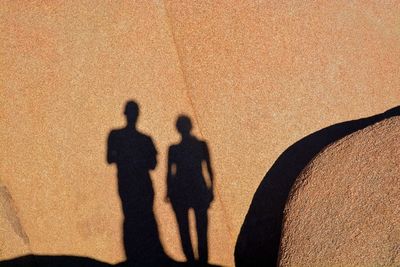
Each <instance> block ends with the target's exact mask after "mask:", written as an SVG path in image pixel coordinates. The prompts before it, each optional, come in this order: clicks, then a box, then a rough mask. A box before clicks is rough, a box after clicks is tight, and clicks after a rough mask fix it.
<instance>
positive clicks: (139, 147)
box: [107, 101, 168, 266]
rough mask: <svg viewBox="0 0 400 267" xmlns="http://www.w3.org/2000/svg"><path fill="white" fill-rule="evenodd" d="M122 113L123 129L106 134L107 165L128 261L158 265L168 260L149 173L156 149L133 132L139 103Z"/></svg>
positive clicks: (141, 264) (130, 263)
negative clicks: (114, 176)
mask: <svg viewBox="0 0 400 267" xmlns="http://www.w3.org/2000/svg"><path fill="white" fill-rule="evenodd" d="M124 114H125V116H126V119H127V124H126V127H124V128H122V129H116V130H112V131H111V132H110V134H109V137H108V149H107V162H108V163H109V164H112V163H115V164H116V165H117V170H118V191H119V195H120V198H121V202H122V209H123V213H124V224H123V230H124V246H125V253H126V257H127V262H128V263H129V265H130V266H132V265H135V266H153V265H154V266H161V265H160V264H162V263H166V261H167V259H168V257H167V256H166V254H165V253H164V250H163V247H162V245H161V241H160V239H159V233H158V228H157V223H156V219H155V216H154V212H153V202H154V190H153V185H152V181H151V178H150V174H149V171H150V170H153V169H154V168H155V167H156V164H157V159H156V155H157V150H156V148H155V146H154V143H153V141H152V139H151V137H149V136H147V135H145V134H143V133H141V132H139V131H138V130H137V129H136V122H137V118H138V116H139V106H138V104H137V103H136V102H134V101H129V102H127V104H126V107H125V112H124Z"/></svg>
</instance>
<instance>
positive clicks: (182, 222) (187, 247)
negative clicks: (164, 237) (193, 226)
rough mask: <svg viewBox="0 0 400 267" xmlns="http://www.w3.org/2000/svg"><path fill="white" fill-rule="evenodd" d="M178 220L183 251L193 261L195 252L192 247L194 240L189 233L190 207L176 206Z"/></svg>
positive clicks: (188, 259)
mask: <svg viewBox="0 0 400 267" xmlns="http://www.w3.org/2000/svg"><path fill="white" fill-rule="evenodd" d="M174 211H175V215H176V220H177V222H178V227H179V234H180V236H181V242H182V249H183V253H184V254H185V256H186V260H187V261H188V262H193V261H194V260H195V259H194V253H193V247H192V241H191V239H190V233H189V209H188V208H186V207H176V206H175V207H174Z"/></svg>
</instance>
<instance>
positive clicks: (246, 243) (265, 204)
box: [235, 106, 400, 267]
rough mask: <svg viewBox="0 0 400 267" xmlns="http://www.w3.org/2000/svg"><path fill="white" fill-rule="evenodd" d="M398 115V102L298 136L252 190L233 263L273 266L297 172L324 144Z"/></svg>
mask: <svg viewBox="0 0 400 267" xmlns="http://www.w3.org/2000/svg"><path fill="white" fill-rule="evenodd" d="M398 115H400V106H397V107H395V108H392V109H390V110H388V111H386V112H384V113H381V114H378V115H375V116H372V117H368V118H362V119H358V120H352V121H347V122H342V123H338V124H334V125H332V126H329V127H327V128H324V129H322V130H319V131H317V132H315V133H312V134H310V135H308V136H306V137H304V138H302V139H301V140H299V141H298V142H296V143H294V144H293V145H291V146H290V147H289V148H288V149H286V150H285V151H284V152H283V153H282V154H281V155H280V156H279V158H278V159H277V160H276V161H275V163H274V164H273V166H272V167H271V168H270V169H269V171H268V172H267V174H266V175H265V176H264V178H263V180H262V182H261V183H260V185H259V187H258V189H257V191H256V193H255V194H254V197H253V200H252V203H251V205H250V208H249V211H248V213H247V215H246V218H245V220H244V223H243V225H242V228H241V230H240V233H239V236H238V239H237V242H236V247H235V263H236V266H238V267H241V266H276V264H277V258H278V251H279V243H280V237H281V230H282V229H281V225H282V219H283V210H284V208H285V204H286V201H287V198H288V196H289V193H290V189H291V187H292V185H293V183H294V181H295V179H296V178H297V177H298V176H299V174H300V172H301V171H302V170H303V169H304V168H305V167H306V166H307V164H308V163H309V162H310V161H311V160H312V159H313V158H314V157H315V156H316V155H317V154H318V153H319V152H320V151H322V150H323V149H324V148H325V147H326V146H327V145H329V144H331V143H333V142H335V141H337V140H339V139H341V138H343V137H345V136H347V135H349V134H351V133H353V132H355V131H358V130H361V129H363V128H365V127H367V126H370V125H372V124H374V123H377V122H379V121H381V120H384V119H387V118H390V117H392V116H398Z"/></svg>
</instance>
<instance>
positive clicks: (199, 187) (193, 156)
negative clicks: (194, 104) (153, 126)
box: [166, 115, 214, 265]
mask: <svg viewBox="0 0 400 267" xmlns="http://www.w3.org/2000/svg"><path fill="white" fill-rule="evenodd" d="M176 129H177V130H178V132H179V134H180V135H181V141H180V142H179V143H178V144H175V145H171V146H170V147H169V150H168V171H167V196H166V200H167V201H169V202H171V204H172V208H173V210H174V212H175V215H176V219H177V222H178V227H179V233H180V237H181V243H182V249H183V252H184V254H185V256H186V259H187V261H188V263H194V262H195V255H194V250H193V247H192V242H191V238H190V233H189V210H190V209H193V211H194V215H195V220H196V230H197V240H198V263H199V264H201V265H203V264H204V265H206V264H207V262H208V240H207V232H208V229H207V228H208V214H207V211H208V208H209V206H210V203H211V202H212V201H213V198H214V195H213V183H214V177H213V170H212V168H211V162H210V154H209V151H208V147H207V143H206V142H205V141H201V140H199V139H197V138H196V137H195V136H194V135H192V133H191V130H192V123H191V120H190V118H189V117H188V116H185V115H181V116H179V117H178V119H177V122H176ZM203 169H205V170H206V174H207V175H206V176H205V175H203ZM207 176H208V181H207V180H206V178H207ZM207 182H208V183H207Z"/></svg>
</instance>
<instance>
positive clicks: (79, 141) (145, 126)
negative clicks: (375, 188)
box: [0, 0, 400, 266]
mask: <svg viewBox="0 0 400 267" xmlns="http://www.w3.org/2000/svg"><path fill="white" fill-rule="evenodd" d="M399 17H400V6H399V5H398V4H397V3H396V2H390V1H389V2H385V3H378V2H364V1H351V2H349V1H335V2H329V3H327V2H318V3H317V2H312V1H300V0H299V1H291V2H287V3H285V2H283V1H241V0H240V1H239V0H237V1H169V0H165V1H162V0H154V1H114V2H109V1H68V2H64V1H44V0H39V1H32V2H26V1H23V2H21V1H1V3H0V36H1V42H0V54H1V56H0V114H1V116H0V133H1V143H0V144H1V150H0V158H1V164H0V177H1V186H4V187H5V188H7V190H8V191H9V193H10V195H11V196H12V198H13V200H14V203H15V207H17V208H18V210H19V213H18V220H19V222H20V225H21V228H22V229H24V232H25V233H26V235H27V236H28V237H29V247H30V250H31V252H32V253H34V254H44V255H59V254H68V255H77V256H85V257H91V258H95V259H98V260H101V261H105V262H109V263H116V262H120V261H123V260H124V258H125V256H124V251H123V245H122V228H121V224H122V213H121V206H120V199H119V197H118V193H117V186H116V176H115V167H114V166H110V165H108V164H107V163H106V160H105V152H106V139H107V136H108V133H109V131H110V130H111V129H114V128H118V127H121V126H122V125H123V124H124V123H125V120H124V117H123V114H122V111H123V106H124V104H125V102H126V101H127V100H129V99H135V100H136V101H137V102H138V103H139V104H140V106H141V115H140V117H139V122H138V126H139V128H140V129H141V130H142V131H143V132H145V133H147V134H148V135H150V136H151V137H152V138H153V139H154V141H155V145H156V147H157V150H158V165H157V168H156V169H155V170H154V171H153V172H152V179H153V184H154V188H155V192H156V198H155V207H154V210H155V214H156V217H157V220H158V222H159V231H160V238H161V241H162V243H163V245H164V249H165V250H166V252H167V254H168V255H170V256H171V257H172V258H174V259H176V260H184V256H183V253H182V250H181V247H180V244H179V234H178V232H177V226H176V221H175V218H174V215H173V212H172V209H171V206H170V205H168V204H167V203H165V202H164V196H165V176H166V153H167V149H168V146H169V145H171V144H172V143H175V142H177V140H178V139H179V136H178V134H177V132H176V130H175V129H174V123H175V120H176V118H177V116H178V115H179V114H181V113H185V114H188V115H189V116H191V117H192V119H193V121H194V131H195V133H196V135H197V136H199V137H200V138H202V139H204V140H206V141H207V142H208V145H209V148H210V151H211V158H212V164H213V166H214V170H215V175H216V186H215V190H216V192H215V201H214V203H213V204H212V208H211V210H210V215H209V216H210V228H209V247H210V262H212V263H215V264H221V265H226V266H232V265H233V264H234V257H233V251H234V246H235V242H236V239H237V236H238V233H239V231H240V227H241V225H242V223H243V220H244V217H245V214H246V212H247V210H248V208H249V205H250V202H251V200H252V197H253V195H254V192H255V191H256V189H257V187H258V185H259V184H260V182H261V180H262V178H263V177H264V174H265V172H266V171H267V170H268V169H269V168H270V167H271V166H272V164H273V163H274V161H275V160H276V158H277V157H278V156H279V155H280V154H281V153H282V151H284V150H285V149H286V148H287V147H289V146H290V145H291V144H293V143H294V142H296V141H297V140H299V139H300V138H302V137H303V136H306V135H307V134H309V133H311V132H314V131H316V130H318V129H321V128H323V127H326V126H328V125H331V124H333V123H336V122H340V121H345V120H349V119H354V118H359V117H365V116H368V115H372V114H377V113H379V112H382V111H384V110H386V109H388V108H391V107H393V106H395V105H398V103H399V102H400V90H399V88H400V73H399V70H400V59H399V58H400V57H399V54H400V30H399V29H400V22H399V19H398V18H399ZM7 227H10V226H7ZM5 229H11V228H5ZM10 231H11V230H10ZM16 246H17V245H16ZM10 251H11V250H10V249H6V250H5V249H1V248H0V259H4V258H10V257H14V256H15V254H19V252H18V251H19V248H15V251H14V252H10ZM17 252H18V253H17ZM21 253H22V252H21Z"/></svg>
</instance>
